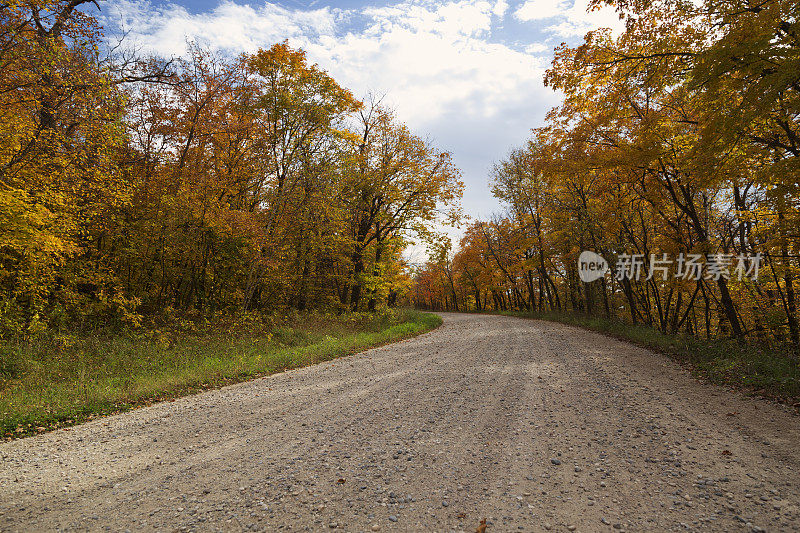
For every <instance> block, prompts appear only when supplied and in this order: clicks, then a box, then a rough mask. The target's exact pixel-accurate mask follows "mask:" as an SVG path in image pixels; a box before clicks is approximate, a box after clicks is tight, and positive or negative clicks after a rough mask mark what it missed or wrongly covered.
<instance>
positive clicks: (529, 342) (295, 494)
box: [0, 314, 800, 532]
mask: <svg viewBox="0 0 800 533" xmlns="http://www.w3.org/2000/svg"><path fill="white" fill-rule="evenodd" d="M443 316H444V325H443V326H442V327H440V328H439V329H437V330H436V331H433V332H431V333H428V334H425V335H422V336H420V337H417V338H414V339H410V340H406V341H403V342H399V343H396V344H392V345H389V346H385V347H382V348H377V349H373V350H369V351H367V352H364V353H361V354H359V355H355V356H352V357H348V358H344V359H338V360H336V361H332V362H328V363H324V364H320V365H316V366H312V367H308V368H303V369H298V370H294V371H291V372H285V373H283V374H279V375H275V376H272V377H268V378H263V379H257V380H254V381H250V382H247V383H242V384H239V385H234V386H230V387H226V388H224V389H221V390H217V391H210V392H205V393H202V394H198V395H196V396H191V397H186V398H183V399H179V400H177V401H174V402H166V403H161V404H158V405H154V406H151V407H147V408H143V409H139V410H136V411H133V412H130V413H125V414H122V415H118V416H113V417H109V418H105V419H102V420H97V421H93V422H90V423H87V424H84V425H81V426H78V427H74V428H71V429H68V430H60V431H55V432H52V433H49V434H44V435H40V436H36V437H32V438H27V439H22V440H18V441H13V442H8V443H5V444H2V445H0V530H8V531H17V530H19V531H30V530H53V529H64V530H86V529H88V530H100V529H111V530H114V531H122V530H125V529H129V530H131V531H149V530H165V531H166V530H170V531H187V530H188V531H193V530H201V531H214V530H246V529H251V530H261V531H278V530H281V531H285V530H292V531H296V530H301V531H319V530H323V529H325V530H328V529H338V530H342V531H379V530H380V531H395V530H396V531H454V530H455V531H458V530H465V531H470V532H472V531H475V529H476V527H477V526H478V524H479V521H480V519H482V518H487V525H488V528H487V531H488V532H492V531H504V532H505V531H543V530H552V531H568V530H570V531H572V530H575V531H590V532H594V531H605V530H607V531H619V530H627V531H669V530H674V531H687V530H689V531H692V530H700V531H715V532H716V531H736V532H740V531H760V530H765V531H800V456H798V453H797V446H798V443H800V417H797V416H795V415H793V414H791V413H790V412H789V411H788V410H787V409H785V408H783V407H781V406H778V405H773V404H771V403H768V402H765V401H761V400H756V399H752V398H748V397H745V396H743V395H742V394H740V393H736V392H732V391H728V390H725V389H722V388H719V387H715V386H711V385H707V384H700V383H698V382H697V381H695V380H694V379H693V378H692V377H691V376H690V375H689V374H688V372H687V371H686V370H685V369H683V368H681V367H680V366H679V365H678V364H676V363H674V362H672V361H670V360H669V359H667V358H666V357H664V356H662V355H657V354H653V353H651V352H648V351H647V350H644V349H641V348H638V347H635V346H632V345H630V344H627V343H624V342H620V341H616V340H613V339H610V338H608V337H605V336H602V335H599V334H595V333H590V332H587V331H583V330H580V329H576V328H573V327H569V326H565V325H560V324H552V323H547V322H539V321H530V320H523V319H516V318H508V317H500V316H484V315H465V314H445V315H443Z"/></svg>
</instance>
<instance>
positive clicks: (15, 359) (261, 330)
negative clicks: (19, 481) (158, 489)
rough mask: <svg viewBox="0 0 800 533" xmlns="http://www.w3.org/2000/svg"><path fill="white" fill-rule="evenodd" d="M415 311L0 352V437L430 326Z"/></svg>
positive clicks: (69, 340) (60, 342) (253, 321)
mask: <svg viewBox="0 0 800 533" xmlns="http://www.w3.org/2000/svg"><path fill="white" fill-rule="evenodd" d="M440 324H441V318H439V317H438V316H436V315H432V314H429V313H420V312H417V311H385V312H380V313H376V314H367V313H358V314H351V315H343V316H334V315H319V314H307V315H293V316H269V317H254V316H249V317H246V319H245V320H233V321H229V322H227V323H223V324H210V325H209V324H207V323H206V324H200V325H197V324H194V323H187V322H183V323H179V324H177V325H173V326H170V328H167V329H163V328H162V329H163V330H162V329H148V330H146V331H144V332H142V333H139V334H130V333H129V334H124V335H121V334H116V335H110V334H91V335H89V334H84V335H79V336H69V335H54V334H51V335H42V336H40V337H39V338H37V339H33V340H28V341H26V342H11V343H5V344H3V345H0V435H2V437H3V438H4V439H10V438H15V437H21V436H26V435H30V434H33V433H40V432H43V431H47V430H50V429H55V428H57V427H63V426H68V425H73V424H77V423H80V422H82V421H86V420H89V419H92V418H95V417H97V416H102V415H107V414H112V413H116V412H121V411H125V410H128V409H132V408H135V407H137V406H142V405H149V404H151V403H153V402H156V401H163V400H168V399H172V398H176V397H179V396H184V395H187V394H192V393H195V392H198V391H201V390H204V389H210V388H215V387H220V386H223V385H226V384H230V383H236V382H239V381H244V380H248V379H252V378H254V377H258V376H264V375H268V374H273V373H276V372H281V371H284V370H287V369H291V368H298V367H301V366H306V365H310V364H314V363H318V362H321V361H327V360H330V359H333V358H336V357H341V356H344V355H349V354H353V353H356V352H359V351H362V350H364V349H366V348H369V347H373V346H378V345H382V344H386V343H389V342H393V341H396V340H399V339H403V338H406V337H411V336H414V335H418V334H420V333H423V332H425V331H429V330H431V329H434V328H436V327H437V326H439V325H440Z"/></svg>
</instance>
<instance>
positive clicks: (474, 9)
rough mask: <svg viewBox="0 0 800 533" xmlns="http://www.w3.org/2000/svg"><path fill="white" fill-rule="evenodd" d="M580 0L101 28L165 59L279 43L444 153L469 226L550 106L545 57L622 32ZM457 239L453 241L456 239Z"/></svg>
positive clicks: (140, 20)
mask: <svg viewBox="0 0 800 533" xmlns="http://www.w3.org/2000/svg"><path fill="white" fill-rule="evenodd" d="M586 4H587V0H563V1H561V0H449V1H431V0H401V1H395V2H387V1H370V0H346V1H342V2H326V1H323V0H281V1H276V2H264V1H261V2H257V1H251V2H245V1H244V0H236V1H229V0H226V1H220V0H195V1H191V0H180V1H176V2H165V1H163V0H114V1H113V2H108V3H101V6H102V11H101V15H100V18H101V21H102V23H103V24H104V25H105V26H106V28H108V29H109V30H112V29H113V28H115V27H120V26H121V27H124V28H125V30H126V31H127V32H128V33H127V40H128V42H129V44H131V45H135V46H136V47H138V48H139V49H140V50H142V51H149V52H155V53H158V54H161V55H165V56H178V55H182V54H184V53H185V50H186V42H187V39H188V40H194V41H197V42H199V43H201V44H203V45H205V46H210V47H213V48H216V49H219V50H220V51H222V52H225V53H231V54H238V53H240V52H251V51H254V50H256V49H258V48H259V47H269V46H270V45H272V44H274V43H276V42H279V41H283V40H284V39H288V40H289V42H290V44H291V45H292V46H295V47H301V48H303V49H305V50H306V51H307V52H308V55H309V57H310V59H311V60H312V61H314V62H316V63H318V64H319V65H321V66H322V67H323V68H325V69H326V70H327V71H328V72H330V73H331V75H333V77H334V78H335V79H336V80H337V81H339V83H340V84H342V85H344V86H346V87H348V88H349V89H351V90H352V91H354V93H355V94H356V95H365V94H366V93H367V92H373V93H377V94H384V95H385V98H384V102H386V103H388V104H389V105H391V106H392V107H394V108H395V110H396V112H397V115H398V118H399V119H400V120H402V121H404V122H405V123H407V124H408V125H409V126H410V127H411V128H412V129H413V130H414V131H415V132H416V133H417V134H418V135H420V136H422V137H427V138H430V139H431V140H432V141H434V142H435V144H436V145H437V146H438V147H440V148H441V149H444V150H447V151H450V152H451V153H452V154H453V157H454V160H455V162H456V164H457V165H458V166H459V168H460V169H461V170H462V173H463V179H464V182H465V184H466V191H465V194H464V201H463V206H464V210H465V212H466V213H467V214H468V215H470V216H472V217H487V216H489V215H491V214H492V213H493V212H496V211H499V210H500V206H499V204H498V203H497V202H496V200H495V199H494V198H493V197H492V195H491V192H490V191H489V186H488V172H489V169H490V168H491V165H492V163H493V162H494V161H496V160H498V159H500V158H502V157H503V156H504V155H505V154H506V153H507V151H508V150H509V149H510V148H512V147H514V146H517V145H520V144H522V143H523V142H524V141H525V139H526V138H527V136H528V132H529V131H530V129H531V128H532V127H536V126H538V125H540V124H541V123H542V119H543V117H544V115H545V113H546V112H547V111H548V110H549V109H550V108H551V107H553V106H554V105H556V104H557V103H558V99H559V96H558V95H557V94H556V93H554V92H552V91H551V90H550V89H548V88H545V87H544V86H543V83H542V76H543V74H544V71H545V69H546V68H547V67H548V65H549V63H550V60H551V57H552V50H553V47H555V46H557V45H558V44H560V43H561V42H567V43H570V44H576V43H578V42H580V41H581V40H582V37H583V35H584V34H585V33H586V32H587V31H589V30H591V29H594V28H597V27H601V26H602V27H609V26H610V27H616V28H618V27H619V21H618V19H617V17H616V15H615V14H614V13H613V11H611V10H609V9H605V10H601V11H599V12H597V11H595V12H592V13H587V12H586ZM458 233H459V232H451V234H452V235H453V236H454V237H456V238H457V236H458Z"/></svg>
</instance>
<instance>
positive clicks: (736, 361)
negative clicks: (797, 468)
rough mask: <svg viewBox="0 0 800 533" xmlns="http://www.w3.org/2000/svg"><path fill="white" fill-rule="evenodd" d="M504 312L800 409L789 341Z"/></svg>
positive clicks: (797, 369) (798, 367)
mask: <svg viewBox="0 0 800 533" xmlns="http://www.w3.org/2000/svg"><path fill="white" fill-rule="evenodd" d="M500 314H503V315H508V316H518V317H523V318H533V319H538V320H548V321H551V322H560V323H562V324H569V325H573V326H578V327H582V328H585V329H589V330H592V331H596V332H599V333H604V334H606V335H609V336H612V337H615V338H617V339H621V340H626V341H629V342H632V343H634V344H637V345H639V346H642V347H644V348H649V349H651V350H654V351H657V352H660V353H664V354H667V355H669V356H671V357H673V358H675V359H676V360H678V361H681V362H684V363H688V364H689V365H690V367H691V369H692V371H693V373H694V375H695V376H696V377H698V378H702V379H706V380H708V381H710V382H713V383H717V384H721V385H727V386H732V387H735V388H739V389H750V390H752V391H755V392H756V393H757V394H759V395H761V396H765V397H768V398H770V399H772V400H776V401H780V402H782V403H788V404H791V405H793V406H794V407H796V408H797V407H800V404H798V402H800V364H799V363H800V362H799V361H798V359H797V357H795V356H794V354H793V353H792V351H791V348H790V347H789V346H787V345H782V344H773V345H766V344H765V345H764V346H757V345H754V344H745V343H740V342H737V341H735V340H733V339H729V338H717V339H703V338H698V337H692V336H688V335H667V334H664V333H661V332H660V331H658V330H657V329H655V328H650V327H647V326H642V325H633V324H629V323H627V322H623V321H621V320H614V319H607V318H598V317H589V316H585V315H577V314H576V315H573V314H567V313H530V312H516V311H507V312H501V313H500Z"/></svg>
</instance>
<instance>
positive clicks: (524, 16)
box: [514, 0, 569, 22]
mask: <svg viewBox="0 0 800 533" xmlns="http://www.w3.org/2000/svg"><path fill="white" fill-rule="evenodd" d="M568 9H569V6H568V5H567V3H566V2H562V1H559V0H528V1H527V2H525V3H524V4H522V5H521V6H520V7H519V9H517V10H516V11H515V12H514V16H515V17H517V18H518V19H519V20H521V21H524V22H530V21H532V20H543V19H549V18H552V17H556V16H558V15H564V14H565V13H566V12H567V10H568Z"/></svg>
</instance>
